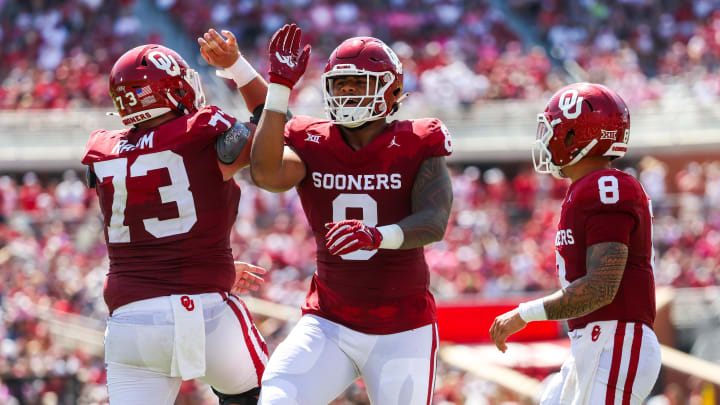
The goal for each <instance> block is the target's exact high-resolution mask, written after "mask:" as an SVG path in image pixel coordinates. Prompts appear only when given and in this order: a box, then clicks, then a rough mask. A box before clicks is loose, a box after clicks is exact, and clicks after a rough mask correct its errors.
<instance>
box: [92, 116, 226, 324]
mask: <svg viewBox="0 0 720 405" xmlns="http://www.w3.org/2000/svg"><path fill="white" fill-rule="evenodd" d="M234 123H235V118H233V117H231V116H229V115H227V114H225V113H223V112H222V111H221V110H220V109H219V108H217V107H212V106H210V107H205V108H203V109H201V110H199V111H198V112H196V113H195V114H190V115H185V116H182V117H179V118H176V119H174V120H172V121H169V122H167V123H164V124H162V125H160V126H158V127H155V128H149V129H126V130H121V131H105V130H98V131H95V132H94V133H93V134H92V135H91V136H90V139H89V140H88V143H87V146H86V150H85V155H84V157H83V160H82V162H83V164H86V165H89V166H90V167H91V169H92V170H93V172H94V173H95V175H96V176H97V186H96V190H97V194H98V197H99V201H100V208H101V210H102V213H103V216H104V222H105V239H106V242H107V246H108V255H109V257H110V271H109V273H108V277H107V280H106V283H105V292H104V293H105V301H106V303H107V304H108V307H109V309H110V311H111V312H112V311H113V310H114V309H115V308H117V307H119V306H122V305H125V304H127V303H130V302H133V301H137V300H141V299H146V298H152V297H159V296H164V295H170V294H198V293H205V292H214V291H218V292H219V291H229V290H230V288H231V287H232V284H233V282H234V279H235V270H234V267H233V256H232V250H231V248H230V229H231V227H232V225H233V223H234V221H235V217H236V216H237V207H238V202H239V199H240V189H239V187H238V186H237V184H236V183H235V181H227V182H223V179H222V174H221V172H220V169H219V168H218V165H217V154H216V151H215V148H214V145H215V138H216V137H217V136H218V135H219V134H221V133H223V132H224V131H226V130H227V129H228V128H230V127H231V126H232V125H233V124H234Z"/></svg>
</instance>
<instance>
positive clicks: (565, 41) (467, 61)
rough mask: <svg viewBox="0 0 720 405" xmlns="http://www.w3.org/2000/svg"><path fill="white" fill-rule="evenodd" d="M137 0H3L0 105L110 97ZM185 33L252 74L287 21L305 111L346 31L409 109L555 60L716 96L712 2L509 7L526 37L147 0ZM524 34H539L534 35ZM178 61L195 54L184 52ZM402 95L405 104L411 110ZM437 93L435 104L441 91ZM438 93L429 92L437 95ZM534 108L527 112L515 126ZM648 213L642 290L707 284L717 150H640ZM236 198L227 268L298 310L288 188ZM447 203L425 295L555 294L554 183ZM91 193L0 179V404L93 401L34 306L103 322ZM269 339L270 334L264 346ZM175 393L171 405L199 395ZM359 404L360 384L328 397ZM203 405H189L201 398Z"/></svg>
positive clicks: (488, 91) (479, 23)
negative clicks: (385, 70) (645, 154)
mask: <svg viewBox="0 0 720 405" xmlns="http://www.w3.org/2000/svg"><path fill="white" fill-rule="evenodd" d="M136 1H139V0H28V1H20V2H18V1H12V0H10V1H8V0H0V55H2V57H3V63H2V64H0V110H2V109H44V108H60V109H75V108H84V107H98V106H104V107H107V106H110V105H111V100H110V99H109V97H108V93H107V74H108V72H109V70H110V68H111V66H112V64H113V62H114V61H115V59H116V58H117V57H118V56H119V55H121V54H122V53H123V52H124V51H126V50H127V49H129V48H131V47H133V46H136V45H138V44H141V43H146V42H158V43H162V42H163V38H162V37H161V36H159V35H157V34H151V35H150V36H149V37H148V36H147V35H143V34H141V29H140V28H141V27H140V25H141V22H140V20H139V18H138V17H137V16H136V15H134V14H133V12H132V10H131V9H132V7H133V5H134V4H135V2H136ZM150 1H152V2H153V3H154V4H155V5H156V6H157V7H159V8H161V9H164V10H167V13H169V14H170V15H172V16H173V18H174V19H175V20H176V22H177V23H178V24H180V26H182V27H183V28H184V29H185V30H186V31H187V33H188V36H189V39H190V40H192V37H193V36H197V35H199V34H201V33H202V32H204V31H205V30H206V29H207V28H209V27H210V26H212V27H218V28H227V29H230V30H231V31H233V32H234V33H235V34H236V36H237V37H238V40H239V41H240V46H241V49H242V50H243V51H244V52H245V53H246V56H247V57H248V58H249V59H250V60H251V61H252V63H253V64H254V65H255V66H256V67H257V68H258V71H261V72H263V71H266V70H267V69H266V67H265V66H264V60H265V49H266V46H267V41H268V39H269V37H270V35H271V33H272V32H274V31H275V29H276V28H277V27H279V26H280V25H282V24H283V23H285V22H287V21H294V22H297V23H298V24H299V25H300V26H301V27H302V28H303V29H304V33H303V35H304V36H305V37H306V38H307V41H308V42H310V43H311V44H312V45H313V47H314V49H313V54H314V55H315V56H314V58H313V59H312V60H311V63H312V66H311V67H310V68H309V71H308V73H307V74H306V80H303V81H302V82H301V83H300V87H302V89H301V91H297V92H294V94H295V95H296V96H295V97H296V98H297V99H296V100H295V101H296V102H298V103H317V104H319V103H320V102H321V96H320V93H319V89H317V88H315V87H313V86H315V85H317V84H318V83H320V80H319V75H320V73H321V72H322V69H323V68H324V61H325V58H326V56H327V55H329V53H330V51H331V50H332V49H333V48H334V47H335V46H336V45H337V44H339V43H340V42H341V41H342V40H343V39H345V38H347V37H350V36H356V35H373V36H378V37H380V38H382V39H383V40H386V41H387V42H388V43H389V44H391V46H392V47H393V48H394V50H395V51H396V52H397V53H398V55H399V56H400V58H401V59H402V61H403V64H404V70H405V91H408V92H415V93H418V95H419V97H416V96H413V97H411V98H410V99H409V100H410V101H409V102H419V103H429V104H433V105H435V106H437V107H440V108H448V109H453V108H458V107H459V106H470V105H472V104H474V103H477V102H482V101H483V100H495V99H519V98H527V99H541V98H543V97H544V96H546V95H548V94H549V92H551V91H553V90H555V89H557V88H559V87H560V86H561V85H562V84H564V81H563V79H562V75H561V73H559V72H560V71H561V69H560V68H564V69H566V70H567V71H570V72H584V73H582V77H583V79H584V80H588V81H593V82H601V83H604V84H606V85H608V86H610V87H612V88H615V89H617V90H618V91H619V93H620V94H622V95H623V97H625V98H626V99H627V101H628V102H629V104H630V105H631V107H632V106H633V105H638V104H640V103H651V102H652V101H653V100H656V99H658V98H660V97H663V95H664V92H665V91H666V87H665V84H666V82H667V80H666V79H667V78H668V77H672V79H673V81H681V82H685V83H687V84H688V85H689V86H690V87H691V88H692V89H693V91H694V92H695V94H696V96H697V99H698V100H700V101H706V102H717V100H718V98H719V97H720V75H719V74H717V72H718V67H719V64H720V1H717V0H659V1H651V0H613V1H607V2H596V1H591V0H584V1H572V0H509V1H507V2H506V3H507V6H508V11H509V12H512V13H515V15H516V16H517V18H519V19H520V20H521V21H522V19H525V20H526V21H528V22H529V23H528V24H525V27H524V29H526V30H529V32H526V33H523V32H517V31H515V29H517V28H515V29H513V28H511V26H510V22H509V21H507V19H506V17H505V14H503V12H501V11H499V10H498V9H496V8H494V7H491V6H490V3H491V2H490V1H489V0H478V1H473V2H463V1H457V0H447V1H444V0H384V1H381V0H365V1H363V2H362V6H359V5H358V4H357V3H355V2H350V1H335V0H321V1H310V0H269V1H263V2H256V1H252V0H222V1H217V2H212V3H211V2H206V1H204V0H150ZM523 35H530V36H533V37H535V38H537V39H539V41H538V44H539V45H538V46H530V45H528V42H527V41H526V40H525V39H524V37H523ZM185 57H186V58H188V60H190V61H191V65H192V64H193V61H194V59H191V56H190V55H185ZM413 100H414V101H413ZM439 100H441V101H439ZM438 102H440V103H442V104H440V105H438ZM529 119H532V117H529ZM627 170H629V171H632V172H633V173H634V174H635V175H637V176H638V178H639V179H640V181H641V182H642V184H643V185H644V186H645V188H646V190H647V192H648V194H649V195H650V196H651V198H652V200H653V207H654V210H655V241H654V242H655V249H656V263H655V266H656V281H657V284H658V285H672V286H677V287H685V286H695V287H696V286H707V285H717V284H720V273H719V272H718V271H719V269H720V265H719V264H718V260H719V259H718V258H720V161H716V162H711V163H702V164H700V163H689V164H688V165H687V166H686V167H685V168H684V169H683V170H681V171H679V172H678V173H677V174H674V175H670V174H669V171H668V168H667V166H666V165H665V164H664V163H663V162H661V161H658V160H656V159H653V158H644V159H643V160H641V161H639V162H637V164H635V165H634V166H632V167H629V168H627ZM239 182H240V183H241V186H242V191H243V197H242V199H241V201H240V205H241V206H240V209H239V217H238V221H237V223H236V226H235V231H234V233H233V242H232V243H233V251H234V252H235V254H236V255H237V258H238V259H239V260H243V261H248V262H252V263H256V264H258V265H260V266H263V267H266V268H267V269H269V270H270V272H269V274H268V276H267V277H266V279H267V283H266V285H265V287H264V288H263V289H262V290H261V291H260V292H259V293H258V294H257V295H258V296H259V297H261V298H265V299H268V300H271V301H274V302H280V303H285V304H288V305H292V306H299V304H300V302H301V301H302V299H303V298H304V296H305V293H306V291H307V286H308V279H309V277H310V276H311V274H312V273H313V271H314V263H313V258H314V251H315V249H314V246H313V244H314V241H313V240H312V236H311V235H310V233H309V230H308V227H307V224H306V223H305V222H304V221H305V220H304V215H302V214H301V212H300V211H301V207H300V203H299V200H298V198H297V195H296V193H295V192H288V193H284V194H279V195H276V194H270V193H267V192H264V191H259V190H258V189H257V188H255V187H253V186H252V185H250V184H249V180H248V179H247V177H243V178H240V179H239ZM453 187H454V195H455V201H454V206H453V214H452V216H451V220H450V225H449V228H448V231H447V234H446V237H445V239H444V240H443V241H442V242H440V243H436V244H434V245H432V246H431V247H430V248H428V249H426V255H427V259H428V262H429V265H430V267H431V270H432V290H433V292H434V294H435V295H436V298H438V299H452V298H456V297H459V296H462V295H463V294H477V295H481V296H483V297H499V296H505V295H508V294H519V293H527V292H532V291H539V290H550V289H554V288H556V287H557V285H558V282H557V278H556V275H555V270H554V269H555V265H554V263H555V258H554V246H553V243H554V240H555V224H556V223H557V219H558V215H559V209H560V200H561V199H562V197H563V196H564V192H565V189H566V187H567V183H566V182H564V181H556V180H554V179H552V178H551V177H549V176H538V175H536V174H535V173H533V172H532V170H531V169H530V168H527V169H525V170H521V171H519V172H518V171H517V169H516V168H510V167H503V168H487V167H483V168H482V169H481V168H478V167H475V166H467V167H455V168H453ZM100 218H101V216H100V213H99V210H98V204H97V201H96V196H95V194H94V192H92V191H88V189H87V188H86V187H85V185H84V183H83V182H82V180H80V178H79V176H78V174H77V173H75V172H74V171H67V172H66V173H65V174H64V175H62V177H60V176H57V177H53V176H48V177H44V176H43V177H39V176H38V175H36V174H34V173H32V172H27V173H25V174H24V175H21V176H15V177H13V176H9V175H5V176H3V175H0V316H1V317H2V319H3V322H2V324H1V325H0V403H2V404H21V405H25V404H32V405H35V404H41V405H55V404H70V403H77V404H88V405H89V404H99V403H104V401H106V396H107V392H106V388H105V385H104V384H105V380H104V378H105V376H104V365H103V359H102V358H101V357H96V356H93V355H90V354H88V353H87V352H85V351H84V350H82V349H78V350H76V351H73V352H68V351H67V350H66V349H64V348H62V347H60V346H59V345H58V343H57V342H55V341H54V340H53V339H52V337H51V334H50V332H49V330H48V327H47V325H46V324H44V323H43V322H41V321H39V320H38V317H37V315H38V311H41V310H44V309H47V308H52V309H54V310H57V311H61V312H67V313H75V314H81V315H83V316H88V317H92V318H96V319H105V317H106V316H107V313H106V307H105V304H104V302H103V300H102V286H103V281H104V277H105V273H106V271H107V266H108V262H107V251H106V248H105V244H104V238H103V224H102V222H101V219H100ZM284 332H285V331H284V330H283V329H280V330H279V331H278V332H277V335H271V336H267V338H268V341H269V342H268V343H269V346H270V348H271V349H272V348H274V347H275V346H276V345H277V343H278V342H279V340H280V339H282V337H283V336H284V334H283V333H284ZM205 392H206V390H198V389H196V387H195V386H194V385H192V384H187V385H184V386H183V389H182V391H181V396H180V397H179V399H178V402H177V403H178V404H190V403H192V404H197V403H201V402H202V403H208V404H211V403H215V402H216V400H215V399H214V398H213V397H212V396H210V397H204V399H203V398H202V397H203V395H205ZM506 399H507V398H504V397H502V394H501V393H499V391H497V390H495V388H494V387H492V386H491V385H488V383H485V382H482V381H479V380H477V379H474V378H473V377H472V376H470V375H466V374H464V373H462V372H460V371H459V370H454V369H449V368H448V367H447V366H446V365H443V364H440V365H439V369H438V381H437V386H436V403H439V404H444V403H448V404H452V403H454V404H460V403H468V404H486V403H488V404H495V403H500V402H502V401H503V400H506ZM345 400H347V401H350V403H357V404H360V403H363V401H364V394H363V393H362V390H360V389H358V387H357V386H356V387H354V388H352V389H350V390H349V391H348V393H347V396H346V397H344V398H340V399H338V400H337V401H336V402H337V403H338V404H339V403H343V402H342V401H345ZM203 401H204V402H203Z"/></svg>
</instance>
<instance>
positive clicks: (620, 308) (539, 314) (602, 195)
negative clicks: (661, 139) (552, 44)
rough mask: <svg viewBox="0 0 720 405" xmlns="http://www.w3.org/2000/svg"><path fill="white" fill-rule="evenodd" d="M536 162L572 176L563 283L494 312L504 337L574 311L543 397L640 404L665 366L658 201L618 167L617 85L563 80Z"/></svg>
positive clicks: (559, 251)
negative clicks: (655, 230) (563, 356)
mask: <svg viewBox="0 0 720 405" xmlns="http://www.w3.org/2000/svg"><path fill="white" fill-rule="evenodd" d="M538 121H539V125H538V133H537V140H536V141H535V148H534V150H533V162H534V165H535V170H536V171H538V172H540V173H552V174H553V176H555V177H558V178H569V179H570V180H572V184H571V185H570V187H569V189H568V191H567V194H566V196H565V200H564V201H563V204H562V212H561V216H560V223H559V224H558V230H557V235H556V238H555V258H556V266H557V270H558V276H559V278H560V284H561V285H562V289H561V290H560V291H558V292H556V293H554V294H552V295H548V296H546V297H543V298H540V299H537V300H534V301H530V302H525V303H522V304H520V306H519V307H518V308H516V309H514V310H512V311H509V312H507V313H505V314H502V315H500V316H498V317H497V318H495V321H494V322H493V324H492V326H491V328H490V336H491V337H492V339H493V341H494V342H495V344H496V345H497V347H498V349H499V350H501V351H502V352H505V350H507V346H506V344H505V340H506V339H507V337H508V336H510V335H511V334H513V333H515V332H517V331H519V330H520V329H522V328H524V327H525V325H526V324H527V322H531V321H540V320H546V319H547V320H560V319H567V322H568V327H569V329H570V332H569V335H570V339H571V343H572V346H571V352H572V355H571V358H570V359H568V360H567V361H566V362H565V363H564V364H563V366H562V370H561V372H560V373H559V374H557V375H556V376H555V377H554V379H553V380H552V381H551V383H550V385H549V386H548V387H547V389H546V391H545V392H544V394H543V397H542V401H541V403H542V404H640V403H642V401H643V400H644V399H645V398H646V397H647V396H648V394H649V393H650V390H651V389H652V387H653V385H654V384H655V380H656V379H657V376H658V373H659V371H660V346H659V344H658V341H657V338H656V337H655V333H654V332H653V329H652V328H653V322H654V320H655V284H654V278H653V261H654V257H653V256H654V253H653V247H652V206H651V204H650V200H649V198H648V197H647V195H646V194H645V192H644V190H643V188H642V186H641V185H640V183H639V182H638V181H637V180H636V179H635V178H634V177H632V176H631V175H629V174H626V173H624V172H622V171H620V170H616V169H612V168H611V167H610V162H611V161H612V160H613V159H616V158H619V157H622V156H624V155H625V152H626V151H627V147H628V146H627V144H628V139H629V134H630V113H629V111H628V109H627V106H626V105H625V102H624V101H623V99H622V98H620V96H619V95H618V94H617V93H616V92H614V91H613V90H611V89H609V88H607V87H604V86H601V85H598V84H590V83H577V84H572V85H569V86H567V87H564V88H562V89H560V90H559V91H558V92H557V93H555V95H553V96H552V98H550V101H549V102H548V104H547V107H546V109H545V112H543V113H541V114H539V115H538Z"/></svg>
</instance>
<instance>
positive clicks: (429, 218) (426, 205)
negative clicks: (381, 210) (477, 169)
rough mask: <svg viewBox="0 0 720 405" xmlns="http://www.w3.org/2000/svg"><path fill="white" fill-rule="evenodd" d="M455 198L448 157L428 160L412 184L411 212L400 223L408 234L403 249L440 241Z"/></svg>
mask: <svg viewBox="0 0 720 405" xmlns="http://www.w3.org/2000/svg"><path fill="white" fill-rule="evenodd" d="M452 200H453V193H452V183H451V181H450V173H448V169H447V165H446V164H445V158H444V157H442V156H438V157H431V158H429V159H426V160H425V161H424V162H423V163H422V164H421V165H420V169H419V170H418V173H417V176H416V177H415V183H413V188H412V192H411V210H412V214H411V215H410V216H408V217H407V218H405V219H403V220H402V221H400V222H398V225H399V226H400V227H401V228H402V230H403V233H404V235H405V238H404V241H403V244H402V245H401V246H400V249H413V248H416V247H420V246H424V245H427V244H428V243H432V242H437V241H439V240H441V239H442V238H443V235H445V228H447V223H448V218H449V217H450V208H451V207H452Z"/></svg>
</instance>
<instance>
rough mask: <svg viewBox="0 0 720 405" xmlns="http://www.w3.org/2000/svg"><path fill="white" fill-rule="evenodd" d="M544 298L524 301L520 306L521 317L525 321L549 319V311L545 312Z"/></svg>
mask: <svg viewBox="0 0 720 405" xmlns="http://www.w3.org/2000/svg"><path fill="white" fill-rule="evenodd" d="M544 300H545V299H544V298H539V299H536V300H532V301H528V302H523V303H521V304H520V305H519V306H518V312H519V313H520V318H522V319H523V321H525V322H532V321H545V320H547V312H545V302H544Z"/></svg>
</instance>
